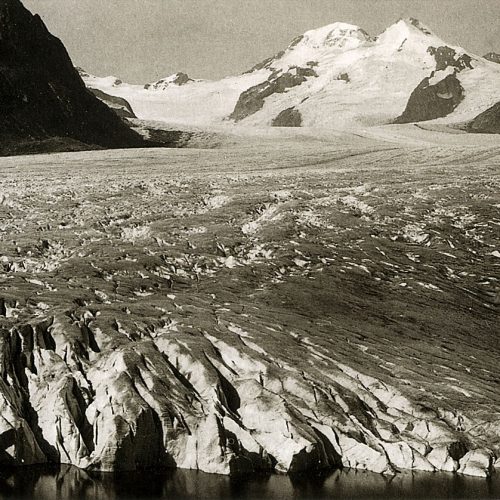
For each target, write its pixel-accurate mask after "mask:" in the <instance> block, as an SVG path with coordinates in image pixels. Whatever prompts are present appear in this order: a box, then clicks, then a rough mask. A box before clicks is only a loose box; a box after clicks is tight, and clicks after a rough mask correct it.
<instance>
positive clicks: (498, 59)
mask: <svg viewBox="0 0 500 500" xmlns="http://www.w3.org/2000/svg"><path fill="white" fill-rule="evenodd" d="M483 57H484V58H485V59H487V60H488V61H491V62H494V63H497V64H500V54H497V53H496V52H488V53H487V54H485V55H484V56H483Z"/></svg>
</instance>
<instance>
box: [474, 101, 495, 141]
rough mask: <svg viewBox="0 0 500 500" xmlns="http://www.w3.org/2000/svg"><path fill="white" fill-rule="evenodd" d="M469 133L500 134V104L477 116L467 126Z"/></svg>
mask: <svg viewBox="0 0 500 500" xmlns="http://www.w3.org/2000/svg"><path fill="white" fill-rule="evenodd" d="M467 130H468V131H469V132H477V133H483V134H500V102H497V103H496V104H495V105H494V106H492V107H491V108H489V109H487V110H486V111H484V112H483V113H481V114H480V115H478V116H476V118H474V120H472V121H471V122H470V123H469V124H468V125H467Z"/></svg>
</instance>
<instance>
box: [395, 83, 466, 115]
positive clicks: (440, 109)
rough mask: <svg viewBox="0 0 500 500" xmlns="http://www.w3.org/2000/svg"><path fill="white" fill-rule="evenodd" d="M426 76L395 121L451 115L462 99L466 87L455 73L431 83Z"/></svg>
mask: <svg viewBox="0 0 500 500" xmlns="http://www.w3.org/2000/svg"><path fill="white" fill-rule="evenodd" d="M430 82H431V79H430V78H425V79H424V80H423V81H422V82H421V83H420V84H419V86H418V87H417V88H416V89H415V90H414V91H413V92H412V94H411V96H410V99H409V101H408V104H407V106H406V109H405V110H404V112H403V114H402V115H401V116H400V117H399V118H397V119H396V120H395V123H412V122H422V121H426V120H433V119H435V118H441V117H443V116H447V115H449V114H450V113H451V112H452V111H453V110H454V109H455V108H456V107H457V106H458V105H459V104H460V102H461V101H462V99H463V96H464V89H463V87H462V85H461V84H460V81H459V80H458V78H457V77H456V76H455V75H448V76H446V77H445V78H444V79H443V80H440V81H439V82H438V83H437V84H435V85H431V83H430Z"/></svg>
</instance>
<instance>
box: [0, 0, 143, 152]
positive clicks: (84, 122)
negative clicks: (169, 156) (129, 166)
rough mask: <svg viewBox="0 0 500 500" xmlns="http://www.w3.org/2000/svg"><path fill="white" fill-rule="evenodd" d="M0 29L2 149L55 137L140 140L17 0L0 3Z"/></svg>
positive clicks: (120, 143) (114, 142)
mask: <svg viewBox="0 0 500 500" xmlns="http://www.w3.org/2000/svg"><path fill="white" fill-rule="evenodd" d="M0 33H1V43H0V140H1V143H2V144H3V146H2V150H4V149H5V148H6V147H7V145H12V144H13V143H14V144H15V143H20V142H37V141H46V140H47V139H49V138H53V137H61V138H63V141H64V139H71V140H72V141H75V140H76V141H78V142H80V143H84V145H87V146H88V145H92V146H96V145H97V146H101V147H107V148H121V147H131V146H139V145H141V144H142V139H141V138H140V137H139V136H138V135H137V134H136V133H135V132H133V131H132V130H130V129H129V128H128V127H127V126H126V125H125V124H124V123H123V122H122V121H121V120H120V118H119V117H117V116H116V115H115V113H113V112H112V111H110V110H109V108H108V107H107V106H106V105H105V104H103V103H102V102H100V101H99V100H98V99H96V98H95V97H94V96H93V95H92V94H91V93H90V92H89V91H88V90H87V89H86V88H85V85H84V83H83V82H82V80H81V78H80V76H79V75H78V72H77V70H76V69H75V68H74V67H73V65H72V63H71V60H70V58H69V56H68V53H67V52H66V50H65V48H64V46H63V44H62V43H61V42H60V40H59V39H57V38H55V37H54V36H52V35H51V34H50V33H49V32H48V30H47V28H46V27H45V25H44V24H43V22H42V20H41V19H40V17H39V16H37V15H35V16H33V15H32V14H31V13H30V12H29V11H28V10H26V9H25V8H24V7H23V5H22V4H21V2H19V0H2V2H1V3H0Z"/></svg>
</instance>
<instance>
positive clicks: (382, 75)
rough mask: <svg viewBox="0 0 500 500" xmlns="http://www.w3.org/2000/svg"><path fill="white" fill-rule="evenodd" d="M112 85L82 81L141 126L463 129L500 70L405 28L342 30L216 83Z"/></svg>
mask: <svg viewBox="0 0 500 500" xmlns="http://www.w3.org/2000/svg"><path fill="white" fill-rule="evenodd" d="M178 79H180V80H179V83H183V82H185V81H186V80H187V82H188V84H184V85H180V84H176V83H175V82H176V81H177V80H178ZM115 80H116V79H115V78H113V77H109V78H95V77H94V78H92V79H88V80H86V81H87V84H88V85H90V86H93V87H95V88H99V89H100V90H103V91H104V92H106V93H109V94H112V95H118V96H120V97H123V98H125V99H127V100H128V101H129V102H130V104H131V105H132V107H133V108H134V110H135V111H136V113H137V115H138V116H139V117H140V118H142V119H154V120H160V121H167V122H170V123H183V124H191V125H214V124H222V123H228V122H233V123H237V124H240V125H244V126H255V127H263V126H272V125H274V124H275V123H287V122H288V118H289V116H290V112H288V111H287V110H289V109H292V108H293V109H294V113H293V116H294V117H295V118H294V120H293V121H292V123H293V124H294V125H296V124H298V123H299V120H298V116H299V115H300V117H301V118H300V126H303V127H317V128H334V129H356V128H359V127H367V126H371V125H382V124H390V123H394V122H395V121H397V122H398V123H402V122H408V121H419V120H436V119H439V120H441V122H442V123H463V122H467V121H469V120H471V119H473V118H474V117H475V116H476V115H477V114H478V110H480V111H484V110H486V109H488V108H489V107H491V106H493V105H494V104H495V103H496V102H498V101H499V100H500V66H498V67H496V65H492V64H491V62H489V61H487V60H485V59H484V58H482V57H478V56H475V55H474V54H469V53H468V52H467V51H466V50H464V49H462V48H460V47H455V46H451V45H450V44H448V43H446V42H445V41H443V40H441V39H440V38H439V37H438V36H436V35H435V34H433V33H432V32H431V30H430V29H428V28H427V27H426V26H424V25H423V24H422V23H420V22H419V21H418V20H416V19H412V18H410V19H402V20H400V21H398V22H397V23H395V24H393V25H392V26H390V27H389V28H387V29H386V30H385V31H384V32H383V33H381V34H379V35H378V36H375V37H374V36H370V35H369V34H368V33H366V31H364V30H363V29H361V28H360V27H358V26H354V25H350V24H346V23H333V24H329V25H327V26H324V27H322V28H318V29H314V30H310V31H308V32H306V33H304V34H303V35H301V36H299V37H297V38H295V39H294V40H293V41H292V42H291V43H290V45H289V46H288V47H287V48H286V49H284V50H282V51H280V52H279V53H277V54H275V55H274V56H272V57H269V58H267V59H265V60H264V61H262V62H261V63H259V64H256V65H255V66H254V67H253V68H252V69H250V70H249V71H247V72H245V73H244V74H242V75H238V76H234V77H228V78H224V79H223V80H220V81H189V77H186V76H184V77H182V78H181V77H179V76H178V75H173V76H172V77H169V78H167V79H164V80H162V81H160V82H158V84H154V85H148V86H147V87H148V88H147V90H145V89H144V88H143V87H142V86H134V85H127V84H121V85H116V84H115ZM282 113H283V115H282ZM283 117H285V118H287V119H286V120H284V121H283Z"/></svg>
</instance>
